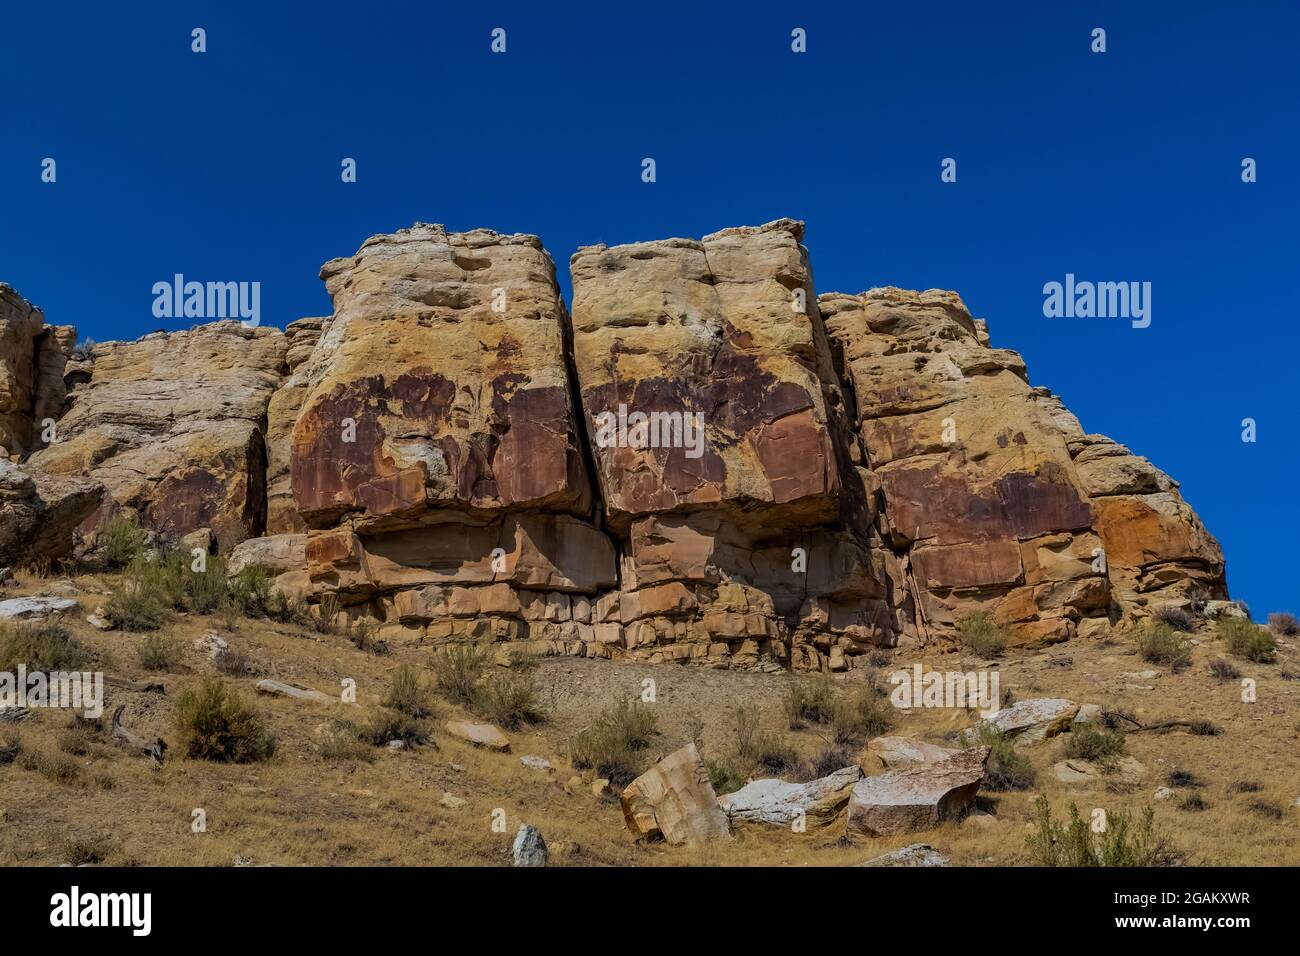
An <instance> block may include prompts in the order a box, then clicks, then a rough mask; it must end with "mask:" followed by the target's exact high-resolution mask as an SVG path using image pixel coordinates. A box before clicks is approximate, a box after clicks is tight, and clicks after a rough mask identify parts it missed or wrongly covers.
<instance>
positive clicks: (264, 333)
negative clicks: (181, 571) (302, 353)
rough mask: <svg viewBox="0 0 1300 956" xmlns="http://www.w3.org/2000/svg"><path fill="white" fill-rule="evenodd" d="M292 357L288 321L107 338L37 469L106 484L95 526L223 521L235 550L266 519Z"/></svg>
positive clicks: (166, 529) (176, 527)
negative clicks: (284, 327)
mask: <svg viewBox="0 0 1300 956" xmlns="http://www.w3.org/2000/svg"><path fill="white" fill-rule="evenodd" d="M284 354H285V337H284V335H283V333H281V332H280V331H279V330H278V329H271V328H246V327H244V326H243V325H241V324H240V323H239V322H234V321H226V322H217V323H213V324H211V325H203V326H198V327H196V328H193V329H190V330H189V331H184V332H155V333H153V334H151V335H146V336H144V338H141V339H139V340H137V341H135V342H105V343H101V344H99V345H98V346H97V347H96V349H95V361H94V365H93V370H92V372H91V376H90V380H89V381H88V382H86V383H85V384H84V385H82V386H79V387H78V388H76V389H75V390H74V391H73V393H72V395H71V399H70V400H71V407H70V408H69V410H68V412H67V413H66V414H65V415H64V416H63V417H62V418H61V419H59V421H58V424H57V427H56V438H55V440H54V441H53V442H51V443H50V444H49V446H48V447H46V448H43V449H42V450H40V451H38V452H37V453H36V454H34V455H33V456H32V457H31V460H30V465H31V467H32V468H34V469H38V470H40V471H42V472H44V473H46V474H50V475H63V476H73V475H84V476H88V477H90V478H93V479H94V480H96V481H98V482H100V483H102V484H103V485H104V487H105V489H106V490H107V495H106V498H105V501H104V503H103V505H102V506H101V508H100V511H99V512H98V513H97V514H96V515H95V516H94V521H92V522H91V524H92V525H93V524H94V523H95V521H97V520H98V519H99V518H101V517H103V516H105V515H107V514H110V513H112V512H116V511H125V512H128V513H130V514H131V515H133V516H134V517H135V518H137V519H138V520H139V522H140V524H142V525H143V526H145V527H148V528H151V529H153V530H155V531H158V532H161V533H163V534H165V535H169V536H171V537H173V538H179V537H181V536H183V535H185V534H187V533H189V532H191V531H194V530H196V529H199V528H211V529H212V531H213V533H214V534H215V536H216V538H217V541H218V542H219V544H220V546H221V547H222V549H228V548H230V547H233V546H234V545H235V544H237V543H238V542H240V541H242V540H244V539H245V538H248V537H252V536H255V535H258V534H261V533H262V531H263V530H264V528H265V525H266V442H265V436H264V432H265V427H266V409H267V405H268V403H269V402H270V400H271V395H272V392H274V390H275V388H276V386H277V385H278V384H279V382H280V377H281V370H282V367H283V365H284Z"/></svg>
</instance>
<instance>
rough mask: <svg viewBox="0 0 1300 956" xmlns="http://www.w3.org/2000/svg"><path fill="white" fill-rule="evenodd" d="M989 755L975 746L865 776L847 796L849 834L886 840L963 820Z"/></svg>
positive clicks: (985, 750)
mask: <svg viewBox="0 0 1300 956" xmlns="http://www.w3.org/2000/svg"><path fill="white" fill-rule="evenodd" d="M988 757H989V748H988V747H973V748H971V749H970V750H963V751H960V752H959V753H957V754H955V755H953V756H952V757H949V758H948V759H947V760H942V761H940V762H938V763H933V764H924V765H922V766H918V767H908V768H905V769H902V770H890V771H888V772H886V773H882V774H880V775H878V776H875V777H864V778H863V779H862V780H860V781H859V782H858V783H857V784H856V785H855V786H854V788H853V793H852V795H851V796H850V797H849V819H848V832H849V833H850V834H863V835H866V836H890V835H892V834H895V833H910V832H913V831H915V830H928V829H930V828H931V827H934V826H937V825H938V824H940V823H942V822H943V821H944V820H952V819H957V818H959V817H961V816H962V815H964V814H965V813H966V812H967V811H968V810H969V809H970V807H971V806H972V805H973V804H974V802H975V794H976V793H977V792H978V791H979V788H980V784H981V783H982V782H983V781H984V765H985V763H986V762H987V761H988Z"/></svg>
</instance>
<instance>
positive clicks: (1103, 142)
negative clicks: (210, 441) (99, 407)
mask: <svg viewBox="0 0 1300 956" xmlns="http://www.w3.org/2000/svg"><path fill="white" fill-rule="evenodd" d="M710 6H711V7H712V9H711V10H706V9H703V8H702V5H700V4H686V3H664V2H659V0H656V2H654V3H648V4H636V5H635V6H633V5H631V4H623V3H608V2H607V3H582V4H579V3H564V2H553V3H546V4H540V3H529V4H522V3H521V4H503V3H492V4H486V3H484V4H440V3H434V2H427V0H426V2H421V3H398V2H386V0H373V2H370V3H346V4H344V3H332V2H320V3H315V4H311V5H306V4H303V5H302V12H289V11H288V9H287V8H288V7H289V4H286V3H279V2H262V3H256V4H254V3H210V4H200V3H183V2H168V3H148V2H146V3H130V4H104V3H99V2H96V3H93V4H92V3H61V4H57V5H53V4H46V3H15V2H4V3H3V5H0V36H3V41H4V53H3V55H2V56H0V131H2V133H0V279H3V280H5V281H8V282H9V283H11V284H12V285H14V286H15V287H16V288H17V289H18V290H19V291H20V292H21V293H22V294H24V295H25V296H27V297H28V298H29V299H31V300H33V301H34V302H36V303H37V304H39V305H40V306H42V307H43V308H44V309H45V313H46V318H47V321H50V322H53V323H60V324H65V323H71V324H74V325H76V326H77V327H78V329H79V330H80V331H81V334H82V335H83V336H90V337H93V338H95V339H97V340H100V341H103V340H107V339H114V338H133V337H135V336H138V335H140V334H142V333H144V332H148V331H151V330H153V329H155V328H158V327H159V326H160V325H165V326H167V327H171V328H177V327H183V326H184V325H185V324H187V323H186V322H185V320H183V319H182V320H165V321H160V320H158V319H155V318H154V317H153V315H152V314H151V305H152V295H151V292H150V290H151V287H152V285H153V283H155V282H157V281H160V280H169V279H170V277H171V276H172V274H173V273H176V272H182V273H185V274H186V275H187V276H189V277H191V278H197V279H201V280H208V279H213V280H248V281H251V280H257V281H260V282H261V283H262V312H263V321H265V322H270V323H274V324H283V323H285V322H287V321H291V320H293V319H295V318H298V317H300V316H305V315H319V314H324V313H327V312H328V311H329V301H328V299H327V297H326V295H325V292H324V288H323V286H322V284H321V283H320V282H319V281H318V279H317V278H316V274H317V270H318V268H319V267H320V265H321V263H322V262H324V261H325V260H327V259H329V258H332V257H334V256H339V255H350V254H351V253H352V252H354V251H355V250H356V248H357V246H359V245H360V243H361V241H362V240H363V239H365V238H366V237H367V236H369V235H371V234H374V233H377V232H387V231H391V230H393V229H396V228H399V227H401V226H404V225H409V224H410V223H411V222H412V221H414V220H425V221H432V222H444V223H446V224H448V226H450V227H451V228H453V229H466V228H471V227H475V226H486V227H490V228H493V229H497V230H504V231H519V232H531V233H536V234H538V235H540V236H541V237H542V239H543V241H544V242H545V244H546V246H547V248H548V249H549V250H550V251H551V253H552V255H554V256H555V258H556V260H557V264H558V265H559V267H560V276H561V282H562V283H563V284H564V287H565V294H566V296H567V295H568V277H567V261H568V257H569V255H570V254H571V253H572V252H573V251H574V250H575V249H576V248H577V247H578V246H579V245H581V244H589V243H594V242H602V241H603V242H608V243H611V244H612V243H617V242H626V241H631V240H640V239H651V238H660V237H665V236H699V235H701V234H703V233H706V232H710V231H713V230H715V229H719V228H722V227H725V226H729V225H738V224H746V223H761V222H765V221H767V220H770V219H775V218H778V217H780V216H792V217H796V218H800V219H804V220H806V221H807V223H808V232H807V237H806V243H807V245H808V248H809V249H810V251H811V253H812V259H813V265H814V269H815V272H816V284H817V288H818V290H819V291H844V292H857V291H861V290H863V289H867V288H870V287H871V286H875V285H885V284H891V285H898V286H904V287H913V288H921V289H924V288H930V287H940V288H945V289H955V290H957V291H958V292H960V293H961V295H962V296H963V297H964V298H965V300H966V302H967V304H968V305H969V306H970V308H971V310H972V311H973V312H974V313H975V314H976V315H979V316H984V317H986V318H987V319H988V320H989V325H990V328H991V332H992V336H993V343H994V344H995V345H999V346H1006V347H1010V348H1015V349H1017V350H1019V351H1020V352H1021V353H1023V354H1024V356H1025V358H1026V359H1027V361H1028V363H1029V368H1030V374H1031V378H1032V380H1033V382H1034V383H1035V384H1040V385H1047V386H1049V387H1050V388H1052V389H1053V390H1055V391H1056V392H1058V393H1060V394H1061V395H1062V396H1063V397H1064V399H1065V401H1066V404H1067V405H1068V406H1069V407H1070V409H1071V410H1073V411H1074V412H1075V413H1076V414H1077V415H1078V416H1079V417H1080V419H1081V420H1082V422H1083V425H1084V428H1085V429H1087V430H1088V431H1096V432H1103V433H1105V434H1108V435H1110V436H1112V437H1113V438H1115V439H1116V440H1118V441H1121V442H1124V443H1126V444H1128V445H1130V446H1131V447H1132V448H1133V449H1134V450H1135V451H1137V452H1139V453H1141V454H1145V455H1147V456H1149V457H1150V458H1151V459H1152V460H1154V461H1155V462H1156V464H1158V465H1159V466H1161V467H1162V468H1164V469H1165V470H1166V471H1168V472H1169V473H1170V474H1172V475H1173V476H1174V477H1176V478H1178V479H1179V480H1180V481H1181V482H1182V483H1183V492H1184V494H1185V495H1186V497H1187V498H1188V499H1189V500H1190V501H1191V503H1192V504H1193V505H1194V506H1195V507H1196V508H1197V509H1198V511H1199V512H1200V514H1201V515H1202V516H1203V518H1204V519H1205V521H1206V523H1207V525H1208V526H1209V527H1210V529H1211V531H1213V532H1214V533H1215V534H1216V535H1217V536H1218V538H1219V540H1220V542H1221V543H1222V544H1223V546H1224V550H1225V552H1226V554H1227V558H1228V576H1229V585H1230V588H1231V590H1232V593H1233V594H1234V596H1236V597H1239V598H1242V599H1244V600H1246V601H1248V602H1249V603H1250V605H1251V608H1252V610H1253V611H1254V613H1255V615H1256V617H1259V616H1261V615H1262V614H1264V613H1267V612H1268V611H1271V610H1277V609H1281V608H1290V609H1292V610H1296V611H1297V612H1300V599H1298V597H1300V596H1298V595H1297V587H1296V579H1297V571H1296V561H1295V559H1294V557H1293V552H1294V550H1295V549H1296V548H1297V547H1300V504H1298V503H1297V494H1296V490H1295V488H1294V487H1293V486H1294V482H1295V479H1296V473H1297V469H1296V454H1295V447H1296V445H1295V442H1296V439H1297V437H1300V436H1298V435H1297V432H1298V431H1300V423H1298V419H1300V415H1298V414H1297V405H1298V404H1300V400H1298V399H1297V397H1296V390H1297V375H1296V368H1297V364H1298V363H1300V359H1297V355H1296V353H1297V344H1298V340H1300V330H1298V329H1297V322H1296V312H1297V305H1296V298H1297V294H1296V293H1297V286H1298V285H1300V283H1297V278H1298V275H1297V273H1298V271H1300V270H1298V269H1297V261H1298V260H1297V252H1298V250H1300V242H1298V241H1297V235H1296V228H1297V222H1298V221H1300V219H1298V217H1297V212H1298V211H1300V203H1298V202H1297V198H1298V193H1300V187H1298V185H1297V175H1298V174H1297V164H1296V156H1297V145H1298V143H1297V140H1298V139H1300V133H1298V132H1297V122H1298V119H1300V110H1298V109H1297V106H1298V103H1297V100H1298V98H1300V65H1298V64H1300V57H1297V54H1296V48H1295V44H1296V41H1297V36H1300V13H1297V5H1296V4H1293V3H1291V2H1273V3H1261V2H1251V0H1239V2H1234V3H1230V4H1229V3H1223V4H1217V5H1216V6H1217V7H1218V9H1215V10H1212V9H1209V6H1210V5H1208V4H1203V3H1199V2H1196V3H1177V4H1175V3H1148V2H1142V3H1134V2H1131V0H1130V2H1123V3H1083V2H1051V3H1044V2H1041V0H1038V2H1033V3H971V2H963V3H954V2H925V3H919V2H917V3H906V2H891V3H887V4H886V3H871V4H868V3H861V4H858V3H816V4H811V3H810V4H798V3H763V2H756V3H744V4H741V3H728V4H721V3H719V4H712V5H710ZM196 26H201V27H204V28H205V29H206V30H207V34H208V52H207V53H206V54H202V55H196V54H193V53H191V52H190V31H191V29H192V28H194V27H196ZM498 26H500V27H504V28H505V29H506V31H507V53H506V54H505V55H493V54H492V53H491V52H490V50H489V42H490V37H489V34H490V31H491V30H492V28H494V27H498ZM1098 26H1100V27H1104V28H1105V29H1106V30H1107V46H1108V51H1107V52H1106V53H1105V54H1104V55H1097V54H1093V53H1091V52H1090V49H1089V48H1090V42H1091V40H1090V33H1091V30H1092V28H1094V27H1098ZM795 27H803V28H805V29H806V30H807V35H808V52H807V53H806V54H802V55H796V54H794V53H792V52H791V51H790V31H791V30H792V29H793V28H795ZM47 156H48V157H54V158H55V159H56V160H57V162H58V182H57V183H56V184H53V185H49V184H43V183H41V182H40V163H41V160H42V159H43V158H44V157H47ZM345 156H350V157H355V158H356V160H357V162H358V182H357V183H355V184H346V185H345V184H343V183H341V182H340V178H339V171H340V166H339V164H340V161H341V159H342V158H343V157H345ZM646 156H651V157H654V158H655V160H656V162H657V164H658V182H656V183H654V184H653V185H647V184H644V183H642V182H641V179H640V169H641V167H640V163H641V160H642V158H643V157H646ZM1247 156H1249V157H1254V158H1255V159H1257V161H1258V164H1259V167H1258V168H1259V181H1258V182H1257V183H1255V184H1252V185H1246V184H1243V183H1242V182H1241V177H1240V170H1241V160H1242V158H1243V157H1247ZM944 157H953V158H955V159H956V160H957V162H958V181H957V183H955V184H943V183H941V182H940V178H939V166H940V161H941V160H942V159H943V158H944ZM1067 272H1073V273H1075V274H1076V275H1077V276H1079V277H1080V278H1091V279H1095V280H1114V281H1118V280H1137V281H1150V282H1151V283H1152V285H1153V293H1152V307H1153V308H1152V324H1151V326H1150V328H1147V329H1143V330H1136V329H1133V328H1131V327H1130V325H1129V323H1128V322H1126V321H1123V320H1114V319H1112V320H1099V319H1054V320H1053V319H1047V318H1044V316H1043V314H1042V302H1043V295H1042V287H1043V284H1044V283H1045V282H1048V281H1051V280H1058V281H1060V280H1062V279H1063V278H1064V276H1065V274H1066V273H1067ZM196 374H201V370H196ZM1246 417H1252V418H1255V419H1256V420H1257V421H1258V428H1259V440H1258V442H1257V443H1255V444H1245V443H1243V442H1242V441H1241V420H1242V419H1243V418H1246Z"/></svg>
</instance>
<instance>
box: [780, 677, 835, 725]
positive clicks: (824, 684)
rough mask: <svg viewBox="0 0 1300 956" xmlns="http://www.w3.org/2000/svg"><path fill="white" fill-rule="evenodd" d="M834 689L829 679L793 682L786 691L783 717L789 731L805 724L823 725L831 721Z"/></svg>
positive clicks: (820, 678) (821, 678)
mask: <svg viewBox="0 0 1300 956" xmlns="http://www.w3.org/2000/svg"><path fill="white" fill-rule="evenodd" d="M834 704H835V688H834V685H833V684H832V683H831V681H830V679H829V678H825V677H819V678H814V679H812V680H800V681H795V682H794V683H792V684H791V685H790V686H789V687H788V688H787V689H786V695H785V702H784V706H785V715H786V720H787V721H788V722H789V724H790V729H791V730H796V729H798V728H799V727H802V726H803V725H804V723H805V722H810V723H814V724H820V723H825V722H827V721H829V720H830V719H831V712H832V710H833V709H834Z"/></svg>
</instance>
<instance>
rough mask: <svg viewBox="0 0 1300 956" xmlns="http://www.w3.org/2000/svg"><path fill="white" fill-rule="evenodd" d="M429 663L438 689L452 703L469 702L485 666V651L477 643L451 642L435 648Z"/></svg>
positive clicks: (472, 697)
mask: <svg viewBox="0 0 1300 956" xmlns="http://www.w3.org/2000/svg"><path fill="white" fill-rule="evenodd" d="M430 666H431V667H432V668H433V680H434V687H435V688H436V689H437V691H438V693H439V694H441V695H442V696H443V697H445V698H447V699H448V700H449V701H451V702H452V703H454V704H464V705H468V704H471V703H473V700H474V689H475V688H476V687H477V686H478V682H479V680H480V679H481V678H482V676H483V669H484V668H485V667H486V666H487V654H486V652H484V651H483V650H482V648H480V647H479V646H478V645H477V644H453V645H451V646H450V647H446V648H443V649H442V650H440V651H438V652H436V653H435V654H434V655H433V658H432V661H431V664H430Z"/></svg>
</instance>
